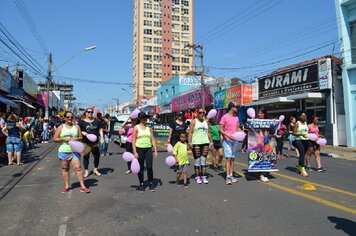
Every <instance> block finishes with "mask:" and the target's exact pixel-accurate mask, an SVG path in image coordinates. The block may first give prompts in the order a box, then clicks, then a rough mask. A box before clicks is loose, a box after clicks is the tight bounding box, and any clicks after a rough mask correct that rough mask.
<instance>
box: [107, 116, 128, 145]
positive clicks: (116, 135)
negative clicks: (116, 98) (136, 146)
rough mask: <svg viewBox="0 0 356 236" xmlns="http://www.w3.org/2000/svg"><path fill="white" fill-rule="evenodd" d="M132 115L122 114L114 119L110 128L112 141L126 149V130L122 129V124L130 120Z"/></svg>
mask: <svg viewBox="0 0 356 236" xmlns="http://www.w3.org/2000/svg"><path fill="white" fill-rule="evenodd" d="M129 116H130V114H121V115H118V116H116V117H112V119H111V120H112V122H111V125H112V127H110V133H111V139H112V140H114V142H115V143H117V144H119V145H120V146H121V147H124V146H125V144H126V139H127V137H126V130H125V129H124V127H122V124H123V123H124V122H125V121H126V120H127V119H128V118H129Z"/></svg>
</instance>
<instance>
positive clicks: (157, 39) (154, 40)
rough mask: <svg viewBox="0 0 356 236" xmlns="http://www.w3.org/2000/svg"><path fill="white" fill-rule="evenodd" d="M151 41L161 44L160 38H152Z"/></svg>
mask: <svg viewBox="0 0 356 236" xmlns="http://www.w3.org/2000/svg"><path fill="white" fill-rule="evenodd" d="M153 43H155V44H162V38H153Z"/></svg>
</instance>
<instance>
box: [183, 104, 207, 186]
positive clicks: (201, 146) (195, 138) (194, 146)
mask: <svg viewBox="0 0 356 236" xmlns="http://www.w3.org/2000/svg"><path fill="white" fill-rule="evenodd" d="M197 113H198V117H197V118H195V119H193V120H192V123H191V124H190V128H189V130H190V132H189V135H188V145H189V148H190V149H191V150H192V152H193V157H194V160H195V161H194V170H195V181H196V182H197V184H201V183H204V184H207V183H208V180H207V178H206V158H207V156H208V153H209V144H210V146H212V145H213V140H212V138H211V133H210V127H209V125H208V122H206V120H205V117H204V115H205V110H204V109H203V108H200V109H198V111H197Z"/></svg>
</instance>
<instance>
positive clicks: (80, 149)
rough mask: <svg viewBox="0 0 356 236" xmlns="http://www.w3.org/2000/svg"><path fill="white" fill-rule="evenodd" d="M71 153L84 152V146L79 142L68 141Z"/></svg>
mask: <svg viewBox="0 0 356 236" xmlns="http://www.w3.org/2000/svg"><path fill="white" fill-rule="evenodd" d="M68 143H69V145H70V147H71V148H72V150H73V152H78V153H82V152H84V144H83V143H81V142H79V141H69V142H68Z"/></svg>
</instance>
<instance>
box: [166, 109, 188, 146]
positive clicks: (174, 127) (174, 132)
mask: <svg viewBox="0 0 356 236" xmlns="http://www.w3.org/2000/svg"><path fill="white" fill-rule="evenodd" d="M187 129H188V125H187V124H186V123H185V122H184V115H183V112H181V111H180V112H178V113H177V119H176V120H175V121H173V122H172V123H171V124H170V125H169V135H168V140H167V143H169V144H171V145H172V146H173V147H174V145H176V143H177V142H178V141H179V137H180V134H181V133H182V132H186V131H187Z"/></svg>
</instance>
